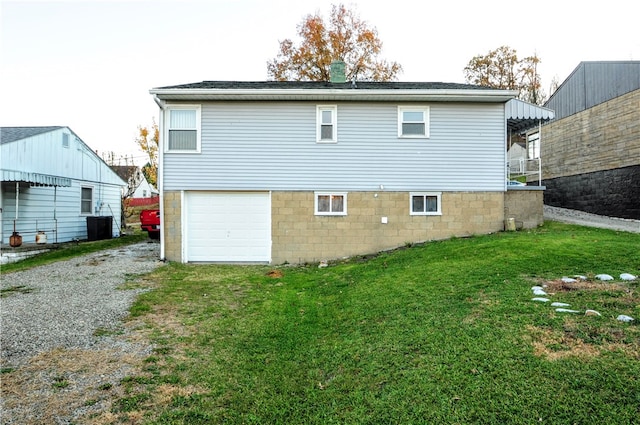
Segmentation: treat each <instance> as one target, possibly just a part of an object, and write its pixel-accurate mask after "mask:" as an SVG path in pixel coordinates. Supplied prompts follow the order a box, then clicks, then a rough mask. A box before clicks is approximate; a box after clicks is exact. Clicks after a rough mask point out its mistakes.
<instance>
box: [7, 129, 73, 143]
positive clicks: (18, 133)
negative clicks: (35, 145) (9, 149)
mask: <svg viewBox="0 0 640 425" xmlns="http://www.w3.org/2000/svg"><path fill="white" fill-rule="evenodd" d="M60 128H62V126H52V127H0V143H2V144H4V143H10V142H15V141H16V140H22V139H26V138H28V137H33V136H37V135H38V134H43V133H48V132H50V131H54V130H58V129H60Z"/></svg>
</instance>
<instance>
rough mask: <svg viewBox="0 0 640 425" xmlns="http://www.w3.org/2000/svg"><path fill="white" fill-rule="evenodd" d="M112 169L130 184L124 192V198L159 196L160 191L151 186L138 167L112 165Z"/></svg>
mask: <svg viewBox="0 0 640 425" xmlns="http://www.w3.org/2000/svg"><path fill="white" fill-rule="evenodd" d="M111 169H112V170H113V171H114V172H115V173H116V174H118V176H120V178H121V179H122V180H124V181H126V182H127V184H128V186H127V187H125V189H124V190H123V194H122V196H123V197H126V198H153V197H154V196H158V190H157V189H156V188H154V187H153V186H152V185H151V184H149V182H148V181H147V178H146V177H145V175H144V173H143V172H142V170H141V169H140V167H138V166H137V165H112V166H111ZM125 195H126V196H125Z"/></svg>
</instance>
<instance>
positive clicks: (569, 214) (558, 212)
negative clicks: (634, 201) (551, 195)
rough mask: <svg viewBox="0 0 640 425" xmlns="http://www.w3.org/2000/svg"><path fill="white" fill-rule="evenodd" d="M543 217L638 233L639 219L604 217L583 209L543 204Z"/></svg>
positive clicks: (639, 228) (639, 229) (639, 231)
mask: <svg viewBox="0 0 640 425" xmlns="http://www.w3.org/2000/svg"><path fill="white" fill-rule="evenodd" d="M544 219H545V220H553V221H560V222H563V223H570V224H579V225H581V226H589V227H600V228H603V229H610V230H620V231H624V232H633V233H640V220H629V219H625V218H616V217H606V216H603V215H597V214H590V213H587V212H584V211H578V210H570V209H566V208H558V207H552V206H549V205H545V206H544Z"/></svg>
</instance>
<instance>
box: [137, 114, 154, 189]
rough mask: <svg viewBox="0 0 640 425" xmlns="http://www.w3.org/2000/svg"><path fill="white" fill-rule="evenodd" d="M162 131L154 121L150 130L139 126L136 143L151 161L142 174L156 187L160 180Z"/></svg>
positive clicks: (144, 167) (143, 168)
mask: <svg viewBox="0 0 640 425" xmlns="http://www.w3.org/2000/svg"><path fill="white" fill-rule="evenodd" d="M159 141H160V130H159V129H158V124H156V121H155V120H153V124H152V125H151V127H150V128H147V127H142V126H138V137H137V138H136V140H135V142H136V145H138V147H139V148H140V149H141V150H142V151H143V152H144V153H146V154H147V157H148V158H149V161H148V162H147V163H146V164H145V165H144V166H143V167H142V173H143V174H144V176H145V177H146V179H147V181H148V182H149V184H152V185H154V186H155V185H156V183H157V180H158V143H159Z"/></svg>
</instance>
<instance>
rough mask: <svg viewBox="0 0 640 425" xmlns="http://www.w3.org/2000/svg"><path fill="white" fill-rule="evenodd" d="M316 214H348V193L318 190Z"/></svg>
mask: <svg viewBox="0 0 640 425" xmlns="http://www.w3.org/2000/svg"><path fill="white" fill-rule="evenodd" d="M315 195H316V196H315V198H316V202H315V204H316V207H315V211H316V212H315V214H316V215H347V194H346V193H335V192H331V193H329V192H327V193H324V192H316V194H315Z"/></svg>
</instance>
